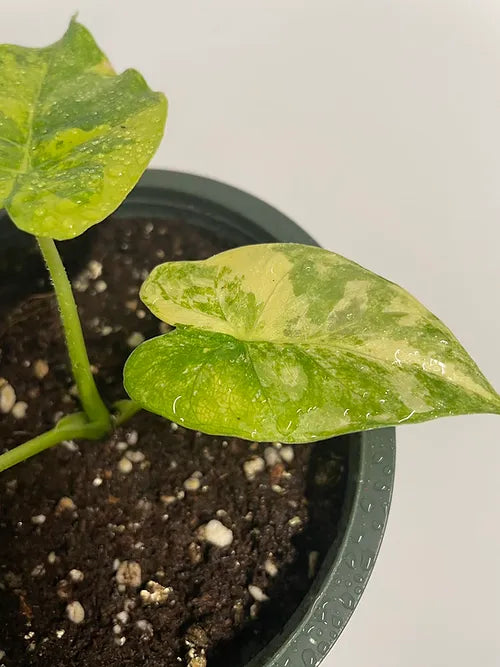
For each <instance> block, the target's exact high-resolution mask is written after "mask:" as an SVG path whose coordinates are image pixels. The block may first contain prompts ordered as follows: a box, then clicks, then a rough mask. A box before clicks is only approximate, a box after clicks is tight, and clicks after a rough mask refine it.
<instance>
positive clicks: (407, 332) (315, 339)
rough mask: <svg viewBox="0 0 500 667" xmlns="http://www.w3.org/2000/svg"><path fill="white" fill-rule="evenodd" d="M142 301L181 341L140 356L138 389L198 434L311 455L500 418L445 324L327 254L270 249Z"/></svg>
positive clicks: (166, 269)
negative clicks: (426, 424) (368, 439)
mask: <svg viewBox="0 0 500 667" xmlns="http://www.w3.org/2000/svg"><path fill="white" fill-rule="evenodd" d="M141 297H142V299H143V301H144V303H145V304H146V305H147V306H148V307H149V308H150V309H151V311H152V312H153V313H154V314H155V315H157V316H158V317H159V318H160V319H162V320H164V321H165V322H168V323H170V324H173V325H176V326H177V329H176V330H175V331H173V332H171V333H168V334H166V335H164V336H160V337H158V338H154V339H152V340H150V341H147V342H145V343H143V344H142V345H140V346H139V347H138V348H137V349H136V350H135V351H134V352H133V353H132V355H131V356H130V358H129V360H128V362H127V364H126V367H125V386H126V389H127V391H128V393H129V394H130V396H131V397H132V398H133V399H134V400H135V401H137V402H138V403H139V404H141V405H142V406H143V407H145V408H146V409H148V410H151V411H152V412H156V413H158V414H160V415H163V416H165V417H168V418H169V419H172V420H174V421H177V422H180V423H182V424H183V425H185V426H187V427H189V428H193V429H199V430H201V431H204V432H207V433H213V434H219V435H233V436H240V437H243V438H249V439H254V440H260V441H267V440H281V441H283V442H307V441H312V440H315V439H319V438H326V437H329V436H332V435H338V434H341V433H346V432H351V431H359V430H365V429H372V428H377V427H381V426H388V425H395V424H401V423H404V422H420V421H425V420H428V419H434V418H436V417H442V416H447V415H458V414H466V413H474V412H478V413H479V412H493V413H500V397H499V396H498V394H497V393H496V392H495V390H494V389H493V388H492V387H491V386H490V384H489V383H488V382H487V380H486V379H485V378H484V376H483V375H482V374H481V372H480V370H479V369H478V367H477V366H476V364H475V363H474V362H473V360H472V359H471V358H470V357H469V355H468V354H467V352H466V351H465V350H464V348H463V347H462V346H461V345H460V343H459V342H458V341H457V340H456V338H455V337H454V336H453V334H452V333H451V332H450V331H449V329H447V328H446V327H445V326H444V324H442V323H441V322H440V321H439V320H438V319H437V318H436V317H435V316H434V315H432V314H431V313H430V312H429V311H428V310H426V308H424V306H422V305H421V304H420V303H419V302H418V301H416V299H414V298H413V297H412V296H411V295H410V294H408V292H406V291H405V290H403V289H402V288H401V287H398V286H397V285H395V284H393V283H391V282H388V281H387V280H385V279H384V278H381V277H380V276H377V275H375V274H374V273H371V272H370V271H367V270H366V269H364V268H362V267H361V266H359V265H357V264H355V263H353V262H351V261H349V260H347V259H345V258H343V257H340V256H339V255H336V254H334V253H331V252H328V251H327V250H323V249H320V248H314V247H310V246H301V245H294V244H270V245H259V246H248V247H244V248H237V249H236V250H230V251H228V252H224V253H221V254H219V255H216V256H214V257H212V258H210V259H208V260H205V261H201V262H170V263H167V264H162V265H160V266H158V267H157V268H156V269H155V270H154V271H153V272H152V274H151V275H150V276H149V278H148V279H147V280H146V282H145V283H144V285H143V287H142V291H141Z"/></svg>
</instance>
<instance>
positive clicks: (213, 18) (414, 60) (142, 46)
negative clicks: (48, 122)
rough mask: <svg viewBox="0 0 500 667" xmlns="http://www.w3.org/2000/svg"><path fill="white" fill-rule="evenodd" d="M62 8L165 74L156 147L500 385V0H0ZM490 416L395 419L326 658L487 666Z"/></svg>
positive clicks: (43, 9) (18, 13) (495, 498)
mask: <svg viewBox="0 0 500 667" xmlns="http://www.w3.org/2000/svg"><path fill="white" fill-rule="evenodd" d="M75 3H76V0H75ZM76 9H79V10H80V15H79V16H80V20H81V21H82V22H83V23H85V24H86V25H88V27H89V28H90V29H91V30H92V31H93V33H94V34H95V36H96V37H97V39H98V41H99V42H100V44H101V45H102V46H103V48H104V50H105V51H106V52H107V54H108V55H109V57H110V59H111V60H112V62H113V64H114V65H115V67H116V68H117V69H119V70H121V69H123V68H125V67H129V66H134V67H137V68H138V69H139V70H140V71H141V72H143V73H144V75H145V76H146V78H147V80H148V81H149V83H150V84H151V85H152V87H154V88H156V89H159V90H163V91H165V92H166V93H167V95H168V97H169V99H170V103H171V108H170V115H169V121H168V130H167V135H166V139H165V140H164V143H163V144H162V146H161V148H160V150H159V152H158V154H157V156H156V158H155V159H154V161H153V164H154V165H155V166H158V167H170V168H176V169H183V170H188V171H193V172H198V173H201V174H206V175H209V176H212V177H215V178H218V179H221V180H225V181H227V182H229V183H232V184H235V185H237V186H240V187H242V188H244V189H247V190H249V191H250V192H252V193H254V194H256V195H258V196H260V197H262V198H264V199H265V200H267V201H269V202H270V203H272V204H274V205H275V206H277V207H278V208H280V209H281V210H283V211H284V212H285V213H287V214H288V215H290V216H291V217H292V218H294V219H295V220H296V221H297V222H298V223H299V224H301V225H302V226H303V227H305V228H306V229H307V230H308V231H309V232H310V233H311V234H312V235H313V236H315V237H316V238H317V239H318V240H319V241H320V242H321V243H322V244H323V245H325V246H326V247H328V248H330V249H332V250H335V251H338V252H340V253H342V254H344V255H347V256H348V257H350V258H352V259H354V260H356V261H358V262H360V263H362V264H364V265H365V266H367V267H369V268H371V269H373V270H375V271H377V272H379V273H382V274H383V275H385V276H386V277H388V278H390V279H392V280H394V281H396V282H398V283H400V284H402V285H403V286H405V287H406V288H407V289H409V290H410V291H411V292H413V293H414V294H415V295H416V296H417V297H419V298H420V299H421V300H422V301H423V302H424V303H425V304H426V305H427V306H428V307H429V308H430V309H431V310H433V311H434V312H435V313H436V314H437V315H438V316H440V317H441V318H442V319H443V320H444V321H445V322H446V323H447V324H448V325H449V326H450V328H451V329H453V330H454V331H455V333H456V334H457V336H458V337H459V338H460V339H461V340H462V342H463V343H464V345H465V346H466V347H467V348H468V350H469V351H470V352H471V354H472V356H473V357H474V358H475V359H476V360H477V362H478V363H479V365H480V366H481V367H482V368H483V370H484V372H485V373H486V374H487V376H488V377H489V379H490V380H491V381H492V382H493V384H495V385H496V387H497V388H499V387H500V354H499V351H498V350H499V343H500V295H499V291H500V290H499V283H500V281H499V277H500V270H499V261H498V256H499V245H500V232H499V229H500V2H499V1H498V0H371V1H368V0H325V1H324V2H321V1H319V0H302V1H299V0H288V1H285V0H283V1H282V2H276V1H273V0H251V1H241V0H225V1H224V0H198V1H194V0H178V1H175V2H174V1H173V0H157V1H152V0H134V1H133V2H132V1H129V0H119V1H116V2H112V1H110V0H108V1H105V0H95V1H90V0H79V1H78V4H75V6H74V7H73V6H71V2H68V0H59V1H56V0H44V1H43V2H42V1H40V0H38V1H37V0H1V3H0V10H1V22H0V42H5V41H11V42H15V43H21V44H25V45H29V46H42V45H45V44H47V43H49V42H51V41H54V40H55V39H57V38H58V37H59V36H60V35H61V34H62V32H63V31H64V29H65V27H66V24H67V21H68V19H69V17H70V15H71V13H72V12H73V11H74V10H76ZM499 427H500V419H498V418H495V417H493V416H479V417H464V418H454V419H449V420H444V421H441V422H435V423H431V424H426V425H420V426H407V427H404V428H401V429H400V430H399V441H398V465H397V481H396V488H395V493H394V501H393V506H392V511H391V517H390V521H389V527H388V530H387V534H386V538H385V541H384V545H383V548H382V552H381V555H380V558H379V561H378V563H377V566H376V568H375V573H374V575H373V577H372V580H371V582H370V584H369V587H368V589H367V591H366V593H365V595H364V596H363V598H362V600H361V604H360V606H359V608H358V610H357V611H356V612H355V614H354V616H353V618H352V620H351V621H350V623H349V625H348V627H347V629H346V631H345V632H344V634H343V635H342V637H341V639H340V640H339V641H338V643H337V644H336V646H335V648H334V650H333V652H332V654H331V655H330V656H329V658H328V659H327V660H326V663H325V664H326V665H327V666H333V665H335V667H364V666H365V665H373V666H374V667H382V665H383V666H384V667H422V666H424V665H425V667H448V666H449V667H470V666H471V665H480V666H481V667H498V665H499V664H500V631H499V623H500V602H499V600H500V574H499V572H500V569H499V563H500V539H499V527H500V522H499V518H500V512H499V507H500V503H499V500H500V484H499V475H500V442H499V437H498V429H499Z"/></svg>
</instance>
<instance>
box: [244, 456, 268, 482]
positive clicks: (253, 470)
mask: <svg viewBox="0 0 500 667" xmlns="http://www.w3.org/2000/svg"><path fill="white" fill-rule="evenodd" d="M265 467H266V464H265V461H264V459H261V458H260V456H254V457H253V458H251V459H249V460H248V461H245V463H244V464H243V472H244V473H245V476H246V478H247V479H248V480H250V481H252V480H253V479H255V477H256V476H257V475H258V474H259V473H260V472H262V471H263V470H264V469H265Z"/></svg>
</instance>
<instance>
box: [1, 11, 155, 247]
mask: <svg viewBox="0 0 500 667" xmlns="http://www.w3.org/2000/svg"><path fill="white" fill-rule="evenodd" d="M166 111H167V103H166V99H165V97H164V96H163V95H162V94H160V93H155V92H153V91H151V90H150V89H149V88H148V86H147V84H146V82H145V81H144V79H143V78H142V76H141V75H140V74H139V73H138V72H136V71H135V70H126V71H125V72H123V74H120V75H116V74H115V72H114V71H113V68H112V67H111V65H110V63H109V62H108V60H107V59H106V57H105V56H104V54H103V53H102V52H101V51H100V49H99V48H98V46H97V45H96V43H95V41H94V39H93V38H92V36H91V34H90V33H89V32H88V30H86V28H84V27H83V26H82V25H80V24H79V23H77V22H76V21H72V22H71V24H70V26H69V28H68V30H67V32H66V34H65V35H64V36H63V37H62V39H61V40H59V41H58V42H56V43H55V44H53V45H51V46H48V47H46V48H39V49H38V48H25V47H21V46H13V45H2V46H0V207H5V208H6V209H7V211H8V213H9V215H10V217H11V218H12V219H13V221H14V223H15V224H16V225H17V226H18V227H19V228H20V229H22V230H24V231H26V232H29V233H31V234H35V235H37V236H48V237H51V238H54V239H69V238H73V237H75V236H78V235H79V234H81V233H82V232H84V231H85V230H86V229H87V228H88V227H90V226H91V225H93V224H95V223H97V222H99V221H101V220H102V219H103V218H105V217H106V216H107V215H109V214H110V213H112V212H113V211H114V210H115V208H116V207H117V206H118V205H119V204H120V203H121V202H122V201H123V199H124V198H125V196H126V195H127V194H128V193H129V192H130V190H131V189H132V188H133V186H134V185H135V184H136V182H137V181H138V179H139V177H140V176H141V174H142V172H143V171H144V169H145V168H146V166H147V164H148V163H149V161H150V159H151V157H152V156H153V154H154V152H155V151H156V149H157V147H158V145H159V143H160V140H161V138H162V135H163V131H164V126H165V119H166Z"/></svg>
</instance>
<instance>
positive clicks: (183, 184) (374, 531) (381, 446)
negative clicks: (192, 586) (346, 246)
mask: <svg viewBox="0 0 500 667" xmlns="http://www.w3.org/2000/svg"><path fill="white" fill-rule="evenodd" d="M176 209H177V210H178V211H179V213H181V214H182V218H183V219H185V220H187V221H188V222H190V223H192V224H193V225H196V226H198V227H203V228H205V229H210V230H213V231H216V232H217V234H218V235H219V236H223V237H226V238H229V239H230V240H231V242H233V243H234V244H238V245H245V244H249V243H268V242H272V241H281V242H294V243H306V244H311V245H317V244H316V242H315V241H314V239H312V238H311V237H310V236H309V235H308V234H307V233H306V232H305V231H303V230H302V229H301V228H300V227H298V226H297V225H296V224H295V223H294V222H292V221H291V220H290V219H289V218H287V217H286V216H284V215H283V214H281V213H279V211H277V210H276V209H274V208H272V207H271V206H269V205H268V204H265V203H264V202H262V201H260V200H259V199H256V198H255V197H252V196H251V195H249V194H247V193H245V192H242V191H241V190H238V189H236V188H233V187H230V186H228V185H225V184H223V183H219V182H217V181H213V180H210V179H207V178H202V177H200V176H194V175H192V174H184V173H178V172H172V171H161V170H149V171H147V172H146V174H145V175H144V176H143V178H142V179H141V181H140V182H139V184H138V185H137V187H136V188H135V189H134V190H133V192H132V193H131V194H130V195H129V196H128V198H127V200H126V201H125V202H124V203H123V204H122V206H121V207H120V208H119V210H118V214H119V215H122V216H124V217H130V216H139V217H144V216H147V217H151V218H155V217H156V218H162V217H163V218H164V217H165V214H166V211H167V210H168V212H169V215H171V214H172V213H175V210H176ZM348 437H349V451H350V457H349V465H348V485H347V493H346V497H345V501H344V508H343V519H342V522H341V526H340V530H339V533H338V538H337V540H336V541H335V542H334V543H333V544H332V545H331V547H330V549H329V551H328V553H327V555H326V557H325V559H324V561H323V563H322V566H321V567H320V569H319V571H318V573H317V575H316V578H315V579H314V580H313V582H312V585H311V588H310V590H309V592H308V594H307V595H306V597H305V599H304V600H303V601H302V603H301V604H300V606H299V608H298V609H297V610H296V611H295V613H294V614H293V615H292V617H291V618H290V620H289V621H288V623H287V624H286V625H285V626H284V627H283V629H282V631H281V633H280V634H279V635H278V636H277V637H275V639H274V640H273V641H272V642H271V643H270V644H269V645H268V646H266V648H265V649H264V650H263V651H261V652H260V653H259V654H258V655H257V656H256V657H255V658H253V659H252V660H251V661H250V662H249V664H248V667H314V666H315V665H318V664H319V663H320V662H321V661H322V659H323V658H324V657H325V656H326V654H327V653H328V651H329V650H330V648H331V647H332V645H333V644H334V643H335V641H336V640H337V639H338V637H339V635H340V633H341V632H342V630H343V629H344V628H345V626H346V624H347V621H348V620H349V618H350V616H351V614H352V612H353V611H354V609H355V607H356V605H357V604H358V602H359V599H360V597H361V595H362V593H363V590H364V588H365V586H366V583H367V581H368V579H369V577H370V574H371V572H372V569H373V566H374V563H375V559H376V557H377V553H378V551H379V548H380V544H381V542H382V538H383V535H384V529H385V525H386V522H387V516H388V513H389V505H390V502H391V495H392V488H393V483H394V464H395V434H394V429H391V428H389V429H387V428H385V429H380V430H376V431H368V432H365V433H355V434H353V435H350V436H348ZM322 446H323V447H328V442H325V443H323V444H322Z"/></svg>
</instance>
